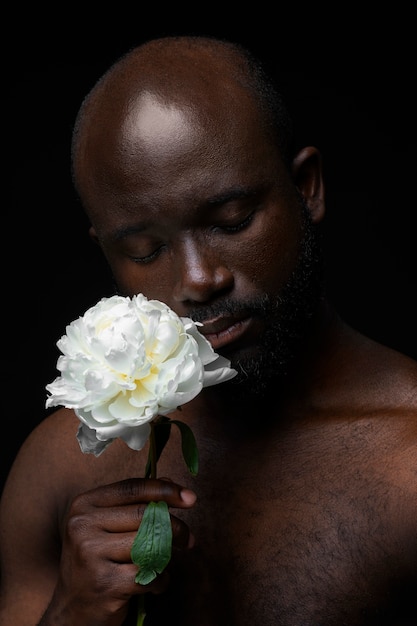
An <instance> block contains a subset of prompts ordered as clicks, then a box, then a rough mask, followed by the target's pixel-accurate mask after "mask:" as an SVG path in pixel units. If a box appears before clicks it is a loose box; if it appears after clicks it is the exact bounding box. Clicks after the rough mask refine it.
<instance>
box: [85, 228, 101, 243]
mask: <svg viewBox="0 0 417 626" xmlns="http://www.w3.org/2000/svg"><path fill="white" fill-rule="evenodd" d="M88 234H89V235H90V237H91V239H92V240H93V241H94V243H96V244H97V245H98V246H99V245H100V244H99V241H98V237H97V233H96V229H95V228H94V226H90V228H89V229H88Z"/></svg>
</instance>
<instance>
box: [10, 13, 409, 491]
mask: <svg viewBox="0 0 417 626" xmlns="http://www.w3.org/2000/svg"><path fill="white" fill-rule="evenodd" d="M270 6H272V5H270ZM274 6H275V5H274ZM60 7H61V8H60V13H59V14H57V13H54V12H53V10H51V11H50V12H48V13H46V12H45V14H41V13H39V10H36V11H33V13H32V14H30V15H29V14H28V13H27V11H26V12H25V11H22V15H18V16H11V15H9V16H8V18H7V19H6V20H5V21H4V24H3V26H4V28H3V30H4V33H3V34H4V35H5V34H6V33H7V34H8V42H9V43H8V44H7V50H6V52H5V54H4V55H3V70H2V82H3V89H2V92H3V94H4V96H3V98H4V101H5V104H6V113H5V114H4V116H3V133H2V134H3V137H4V138H5V141H4V142H3V151H4V152H3V163H5V164H6V176H5V188H6V201H5V206H4V207H3V229H2V243H3V245H2V253H3V259H2V268H3V280H4V283H3V305H2V309H3V322H2V326H3V333H2V334H3V349H2V354H3V360H2V393H1V397H2V399H3V402H2V423H3V435H2V451H1V455H2V480H4V477H5V475H6V473H7V471H8V468H9V466H10V463H11V462H12V460H13V458H14V456H15V454H16V452H17V450H18V447H19V446H20V444H21V442H22V441H23V439H24V438H25V437H26V435H27V434H28V432H29V431H30V430H31V429H32V428H33V426H34V425H35V424H37V423H38V422H39V421H40V420H41V419H42V418H43V417H44V416H45V414H46V412H45V409H44V403H45V397H46V393H45V385H46V384H47V383H48V382H50V381H51V380H52V379H53V378H55V376H56V375H57V372H56V369H55V364H56V359H57V356H58V352H57V349H56V347H55V342H56V340H57V339H58V338H59V337H60V336H61V335H62V334H63V333H64V332H65V326H66V324H67V323H69V322H70V321H71V320H72V319H74V318H75V317H78V316H79V315H81V314H83V313H84V311H85V310H86V309H87V308H88V307H89V306H91V305H92V304H94V303H95V302H96V301H97V300H98V299H99V298H100V297H101V296H103V295H108V294H110V293H111V292H112V284H111V280H110V278H109V275H108V271H107V267H106V265H105V263H104V261H103V259H102V257H101V255H100V252H99V250H98V249H97V248H96V247H94V246H93V245H92V243H91V242H90V240H89V238H88V234H87V228H88V224H87V222H86V219H85V217H84V215H83V213H82V211H81V209H80V207H79V206H78V204H77V201H76V199H75V195H74V193H73V190H72V184H71V178H70V165H69V144H70V137H71V130H72V124H73V121H74V117H75V115H76V112H77V109H78V107H79V105H80V103H81V100H82V98H83V97H84V95H85V94H86V92H87V91H88V90H89V89H90V87H92V85H93V84H94V82H95V81H96V80H97V79H98V78H99V76H100V75H101V74H102V73H103V72H104V71H105V69H106V68H107V67H108V66H109V64H110V63H111V62H113V61H114V60H116V58H117V57H118V56H120V55H121V54H123V53H124V52H126V51H127V50H128V49H129V48H130V47H132V46H133V45H135V44H137V43H140V42H141V41H143V40H146V39H148V38H151V37H154V36H159V35H164V34H190V33H196V34H208V35H217V36H221V37H226V38H230V39H234V40H237V41H240V42H242V43H244V44H247V45H249V46H250V47H251V48H252V49H253V50H254V52H255V53H257V54H259V55H260V56H261V57H262V58H264V60H265V61H266V62H267V64H268V65H269V67H270V69H271V70H272V71H274V72H276V73H277V76H279V77H280V79H281V81H282V86H283V90H284V92H285V93H286V95H287V99H288V100H289V102H290V105H291V106H292V108H293V113H294V117H295V121H296V128H297V138H298V141H299V143H300V145H302V144H304V145H307V144H314V145H317V146H318V147H319V148H320V149H321V151H322V154H323V162H324V171H325V179H326V181H327V216H326V222H325V235H326V256H327V266H328V282H329V291H330V294H331V296H332V298H333V300H334V301H335V302H336V305H337V307H338V309H339V311H340V312H341V313H342V315H343V316H344V317H345V318H346V319H347V321H349V322H350V323H351V324H353V325H354V326H356V327H357V328H359V329H360V330H362V331H363V332H365V333H367V334H368V335H370V336H372V337H374V338H375V339H378V340H380V341H382V342H384V343H386V344H388V345H390V346H392V347H394V348H396V349H399V350H401V351H402V352H405V353H406V354H409V355H410V356H412V357H414V358H417V338H416V332H415V322H416V319H417V315H416V313H417V304H416V288H415V281H416V275H417V264H416V257H417V255H416V230H415V221H414V220H415V218H414V215H415V213H416V200H415V187H416V183H417V178H416V165H417V163H416V148H417V146H416V136H415V111H416V106H415V105H416V100H415V96H414V90H415V82H416V72H415V60H416V50H415V38H414V34H413V33H412V25H413V24H414V18H412V16H411V14H410V12H409V11H408V10H404V9H402V7H401V5H398V4H397V5H396V7H395V12H394V13H393V12H392V10H391V11H387V12H386V13H383V12H382V9H378V12H376V13H373V14H369V13H368V14H367V16H366V17H365V16H364V15H363V14H362V9H361V7H360V6H359V7H357V8H355V6H354V5H352V4H349V5H343V4H342V5H341V4H339V3H338V4H337V7H335V8H334V9H331V10H330V11H329V10H328V9H326V10H325V9H320V7H317V6H316V7H315V8H311V9H310V10H309V12H307V13H306V9H305V8H302V7H301V6H298V5H297V7H296V8H295V9H294V10H289V9H287V10H285V11H283V9H282V7H279V6H275V8H274V10H272V8H268V9H267V8H265V7H262V5H260V4H259V3H258V4H257V5H256V6H254V5H251V6H250V7H249V8H248V9H247V11H246V12H245V11H242V9H239V10H237V9H229V11H230V12H231V13H232V14H233V15H230V14H229V15H228V16H227V18H225V15H224V14H223V13H224V11H226V9H227V7H226V5H222V6H221V7H220V8H218V7H215V6H213V5H199V8H198V11H196V14H195V15H194V14H193V11H192V10H190V9H188V10H187V11H181V8H178V7H176V8H175V9H172V10H171V13H169V12H168V11H167V9H166V8H163V7H160V6H159V5H158V7H156V8H155V9H152V7H147V9H146V11H145V12H144V13H143V14H142V10H141V9H140V7H139V6H138V8H132V5H131V4H130V5H129V6H124V5H123V4H120V3H119V5H117V6H116V7H112V10H111V12H110V10H109V13H105V12H104V11H103V9H99V10H100V13H98V14H96V15H94V16H91V14H90V15H89V16H87V15H86V14H85V9H83V10H81V9H77V7H76V6H75V5H72V6H71V8H70V9H69V8H65V5H64V6H62V5H60ZM77 10H78V11H79V12H77ZM152 13H153V14H152ZM45 445H47V442H45ZM64 453H65V451H63V454H64Z"/></svg>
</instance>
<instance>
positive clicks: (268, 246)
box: [241, 213, 302, 291]
mask: <svg viewBox="0 0 417 626" xmlns="http://www.w3.org/2000/svg"><path fill="white" fill-rule="evenodd" d="M294 215H296V213H294ZM301 237H302V232H301V224H300V221H299V220H298V217H297V218H296V219H293V218H291V217H289V218H287V219H284V218H283V217H282V216H280V217H273V218H272V219H270V220H268V223H267V224H264V225H263V228H262V229H260V230H259V232H258V233H256V236H255V237H252V238H251V239H250V240H248V241H246V242H245V244H244V245H243V246H241V250H244V258H245V267H246V268H247V272H249V274H248V275H249V276H250V278H251V281H252V282H253V283H255V284H256V285H257V287H261V288H262V290H263V291H269V290H270V289H271V288H279V287H280V286H281V285H283V284H285V283H286V282H287V280H288V278H289V277H290V275H291V273H292V271H293V270H294V268H295V266H296V264H297V261H298V256H299V252H300V244H301Z"/></svg>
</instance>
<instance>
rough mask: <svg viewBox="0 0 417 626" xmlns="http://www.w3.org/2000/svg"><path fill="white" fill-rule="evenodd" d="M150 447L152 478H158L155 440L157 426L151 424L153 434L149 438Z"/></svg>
mask: <svg viewBox="0 0 417 626" xmlns="http://www.w3.org/2000/svg"><path fill="white" fill-rule="evenodd" d="M149 445H150V451H149V454H150V460H151V478H156V439H155V425H154V423H153V422H151V434H150V437H149Z"/></svg>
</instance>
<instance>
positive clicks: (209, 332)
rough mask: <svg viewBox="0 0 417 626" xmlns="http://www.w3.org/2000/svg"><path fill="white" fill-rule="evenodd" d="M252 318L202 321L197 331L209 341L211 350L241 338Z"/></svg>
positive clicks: (223, 318)
mask: <svg viewBox="0 0 417 626" xmlns="http://www.w3.org/2000/svg"><path fill="white" fill-rule="evenodd" d="M252 321H253V320H252V318H251V317H245V318H242V319H238V318H235V317H233V318H230V317H229V318H227V317H226V318H225V317H222V318H219V319H213V320H207V321H205V322H203V326H200V327H199V331H200V333H201V334H202V335H204V336H205V338H206V339H207V340H208V341H209V342H210V343H211V345H212V347H213V350H218V349H219V348H223V347H224V346H227V345H229V344H231V343H234V342H235V341H238V340H239V339H241V337H242V336H243V335H244V334H246V332H247V331H248V330H249V328H250V326H251V325H252Z"/></svg>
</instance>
